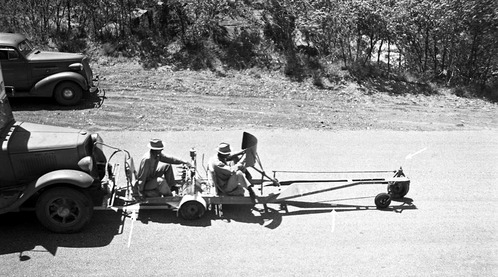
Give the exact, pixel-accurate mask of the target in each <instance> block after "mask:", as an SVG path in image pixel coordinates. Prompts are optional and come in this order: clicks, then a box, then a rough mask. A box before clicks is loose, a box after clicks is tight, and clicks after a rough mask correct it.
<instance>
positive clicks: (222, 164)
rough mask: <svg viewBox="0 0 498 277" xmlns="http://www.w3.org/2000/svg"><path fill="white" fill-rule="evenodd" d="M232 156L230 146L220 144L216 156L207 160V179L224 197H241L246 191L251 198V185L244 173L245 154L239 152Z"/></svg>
mask: <svg viewBox="0 0 498 277" xmlns="http://www.w3.org/2000/svg"><path fill="white" fill-rule="evenodd" d="M238 155H241V157H240V158H239V157H238ZM234 156H235V157H234ZM234 156H231V149H230V144H228V143H224V142H222V143H220V145H218V153H217V155H216V156H214V157H212V158H211V159H210V160H209V164H208V173H209V178H210V179H211V181H212V182H214V183H215V185H216V187H217V189H218V191H220V192H221V193H223V194H225V195H233V196H243V195H244V192H245V189H247V190H248V191H249V193H251V196H252V190H251V188H250V185H251V184H250V182H249V181H248V180H247V178H246V174H245V173H244V171H245V170H246V167H245V152H244V151H242V152H239V153H237V154H235V155H234Z"/></svg>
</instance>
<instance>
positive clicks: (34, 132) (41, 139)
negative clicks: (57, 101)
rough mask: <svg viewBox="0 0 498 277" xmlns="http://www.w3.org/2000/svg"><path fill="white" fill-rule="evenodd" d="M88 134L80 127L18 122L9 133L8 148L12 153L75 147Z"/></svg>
mask: <svg viewBox="0 0 498 277" xmlns="http://www.w3.org/2000/svg"><path fill="white" fill-rule="evenodd" d="M88 136H89V134H88V133H87V132H86V131H83V130H78V129H72V128H64V127H57V126H50V125H41V124H34V123H27V122H16V123H15V124H14V126H13V128H11V132H10V133H9V138H8V141H9V142H8V148H9V152H10V153H11V154H20V153H27V152H39V151H55V150H62V149H73V148H76V147H77V146H78V145H80V144H82V143H83V142H84V141H85V139H86V138H87V137H88Z"/></svg>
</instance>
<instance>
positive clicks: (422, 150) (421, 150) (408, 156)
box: [405, 147, 427, 160]
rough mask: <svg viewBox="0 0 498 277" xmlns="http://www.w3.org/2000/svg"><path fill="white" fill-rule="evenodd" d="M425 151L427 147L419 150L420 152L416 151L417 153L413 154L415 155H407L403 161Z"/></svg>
mask: <svg viewBox="0 0 498 277" xmlns="http://www.w3.org/2000/svg"><path fill="white" fill-rule="evenodd" d="M425 150H427V147H425V148H424V149H420V150H418V151H417V152H415V153H411V154H408V155H407V156H406V158H405V159H407V160H411V159H412V158H413V157H415V156H416V155H418V154H420V153H422V152H424V151H425Z"/></svg>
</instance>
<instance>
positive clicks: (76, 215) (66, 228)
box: [36, 188, 93, 233]
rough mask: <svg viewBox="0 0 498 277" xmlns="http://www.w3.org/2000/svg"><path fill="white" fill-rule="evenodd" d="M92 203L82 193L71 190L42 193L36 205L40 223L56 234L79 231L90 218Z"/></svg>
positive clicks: (53, 190)
mask: <svg viewBox="0 0 498 277" xmlns="http://www.w3.org/2000/svg"><path fill="white" fill-rule="evenodd" d="M92 213H93V203H92V201H91V199H90V198H89V197H88V196H86V195H85V194H84V193H82V192H80V191H78V190H76V189H72V188H54V189H50V190H48V191H46V192H44V193H43V194H42V195H41V196H40V198H39V199H38V202H37V203H36V216H37V218H38V220H39V221H40V223H41V224H42V225H43V226H45V227H46V228H47V229H49V230H50V231H53V232H56V233H73V232H78V231H80V230H81V229H82V228H83V227H84V226H85V225H86V224H87V223H88V222H89V221H90V218H91V217H92Z"/></svg>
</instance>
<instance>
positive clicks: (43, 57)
mask: <svg viewBox="0 0 498 277" xmlns="http://www.w3.org/2000/svg"><path fill="white" fill-rule="evenodd" d="M84 57H85V56H84V55H82V54H75V53H65V52H49V51H39V50H36V51H35V52H33V53H31V54H30V55H29V56H28V57H27V58H28V59H29V60H31V61H60V60H64V61H68V60H73V61H81V60H83V58H84Z"/></svg>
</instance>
